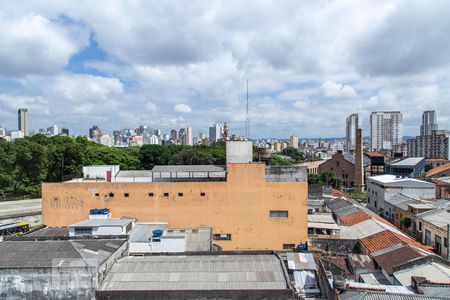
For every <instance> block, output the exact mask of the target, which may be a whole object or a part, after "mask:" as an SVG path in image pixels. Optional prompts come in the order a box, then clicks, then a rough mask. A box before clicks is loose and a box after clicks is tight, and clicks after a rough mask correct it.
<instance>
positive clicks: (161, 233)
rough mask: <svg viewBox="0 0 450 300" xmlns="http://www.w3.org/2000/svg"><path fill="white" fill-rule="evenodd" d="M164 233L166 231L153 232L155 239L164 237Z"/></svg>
mask: <svg viewBox="0 0 450 300" xmlns="http://www.w3.org/2000/svg"><path fill="white" fill-rule="evenodd" d="M163 233H164V230H161V229H155V230H153V237H160V236H162V235H163Z"/></svg>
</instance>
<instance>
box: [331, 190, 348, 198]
mask: <svg viewBox="0 0 450 300" xmlns="http://www.w3.org/2000/svg"><path fill="white" fill-rule="evenodd" d="M331 195H332V196H333V197H334V198H340V197H344V198H346V199H351V198H352V197H350V196H349V194H347V193H346V192H343V191H340V190H337V189H331Z"/></svg>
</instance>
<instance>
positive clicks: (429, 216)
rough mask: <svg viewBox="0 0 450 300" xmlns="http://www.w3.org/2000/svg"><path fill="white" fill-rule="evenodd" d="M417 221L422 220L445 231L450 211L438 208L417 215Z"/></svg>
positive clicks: (449, 218)
mask: <svg viewBox="0 0 450 300" xmlns="http://www.w3.org/2000/svg"><path fill="white" fill-rule="evenodd" d="M417 219H419V220H424V221H426V222H428V223H431V224H433V225H434V226H437V227H440V228H443V229H446V227H447V225H448V224H450V209H449V208H438V209H433V210H430V211H427V212H424V213H421V214H419V215H417Z"/></svg>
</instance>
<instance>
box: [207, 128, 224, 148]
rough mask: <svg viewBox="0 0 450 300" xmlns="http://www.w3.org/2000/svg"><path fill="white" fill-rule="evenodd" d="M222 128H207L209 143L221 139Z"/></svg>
mask: <svg viewBox="0 0 450 300" xmlns="http://www.w3.org/2000/svg"><path fill="white" fill-rule="evenodd" d="M222 133H223V126H222V125H221V124H214V125H213V126H211V127H209V142H210V143H215V142H218V141H219V140H221V139H222Z"/></svg>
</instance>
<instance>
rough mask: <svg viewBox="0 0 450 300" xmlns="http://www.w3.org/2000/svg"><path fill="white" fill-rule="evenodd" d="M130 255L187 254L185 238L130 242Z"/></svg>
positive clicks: (162, 238)
mask: <svg viewBox="0 0 450 300" xmlns="http://www.w3.org/2000/svg"><path fill="white" fill-rule="evenodd" d="M129 247H130V250H129V251H130V254H133V253H166V252H185V251H186V239H185V237H166V238H165V237H161V238H160V239H159V242H155V241H153V242H152V241H149V242H130V246H129Z"/></svg>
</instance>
